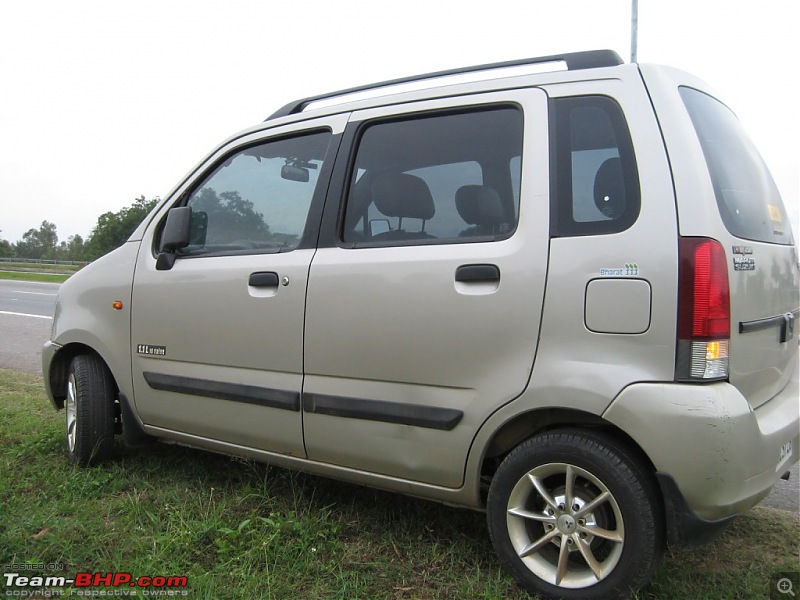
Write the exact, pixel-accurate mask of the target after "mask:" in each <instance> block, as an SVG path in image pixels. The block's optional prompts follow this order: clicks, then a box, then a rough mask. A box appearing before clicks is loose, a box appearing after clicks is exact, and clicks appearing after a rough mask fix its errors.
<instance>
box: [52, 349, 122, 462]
mask: <svg viewBox="0 0 800 600" xmlns="http://www.w3.org/2000/svg"><path fill="white" fill-rule="evenodd" d="M64 408H65V409H66V411H65V412H66V426H67V456H69V460H70V461H71V462H72V463H75V464H78V465H81V466H86V465H89V464H93V463H97V462H100V461H103V460H105V459H107V458H109V457H110V456H111V453H112V450H113V447H114V385H113V382H112V378H111V373H109V371H108V368H107V367H106V366H105V364H104V363H103V361H102V360H100V358H99V357H97V356H94V355H90V354H81V355H78V356H76V357H75V358H73V359H72V362H71V363H70V365H69V375H68V378H67V399H66V401H65V403H64Z"/></svg>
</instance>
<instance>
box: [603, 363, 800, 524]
mask: <svg viewBox="0 0 800 600" xmlns="http://www.w3.org/2000/svg"><path fill="white" fill-rule="evenodd" d="M604 417H605V418H606V419H607V420H608V421H610V422H612V423H614V424H615V425H617V426H618V427H620V428H621V429H622V430H623V431H625V432H626V433H627V434H628V435H630V436H631V437H632V438H633V439H634V440H635V441H636V442H637V444H639V446H640V447H641V448H642V450H643V451H644V452H645V453H646V454H647V456H648V457H649V458H650V460H651V461H652V463H653V465H654V466H655V468H656V471H657V473H658V474H659V482H660V484H661V485H662V492H664V497H665V503H666V504H668V503H669V502H670V500H669V498H668V494H667V490H666V489H665V487H664V479H665V477H666V478H669V479H671V480H672V481H673V482H674V488H675V489H674V490H671V492H670V493H671V494H672V496H674V497H676V498H677V497H680V498H682V499H683V505H684V506H683V507H682V508H681V509H680V510H678V511H677V512H676V513H675V515H672V517H675V516H676V515H677V514H678V513H681V514H688V513H691V514H692V515H694V516H695V517H696V518H697V519H699V520H700V521H704V522H711V523H715V522H719V521H726V520H727V519H729V518H730V517H732V516H735V515H737V514H739V513H741V512H743V511H746V510H747V509H749V508H751V507H752V506H755V505H756V504H758V502H760V501H761V500H762V499H763V498H765V497H766V496H767V495H768V494H769V492H770V489H771V488H772V486H773V485H774V484H775V482H776V481H777V480H778V479H779V478H780V476H781V474H783V473H785V472H786V471H787V470H789V469H790V468H791V466H792V465H793V464H794V463H795V462H797V460H798V450H800V448H798V446H800V400H798V390H797V374H796V373H795V376H794V377H793V378H792V379H791V381H790V384H789V385H788V386H787V387H786V388H785V389H784V390H783V391H782V392H781V393H780V394H778V395H777V396H775V397H774V398H772V399H771V400H770V401H769V402H766V403H764V404H763V405H761V406H759V407H758V408H757V409H755V410H754V409H752V408H751V407H750V405H749V404H748V402H747V400H746V399H745V398H744V397H743V396H742V395H741V394H740V393H739V391H738V390H737V389H736V388H735V387H733V386H732V385H730V384H728V383H715V384H708V385H690V384H674V383H665V384H656V383H643V384H635V385H632V386H630V387H628V388H626V389H625V390H624V391H623V392H622V393H621V394H620V395H619V396H618V397H617V399H616V400H615V401H614V402H613V403H612V404H611V406H610V407H609V408H608V410H607V411H606V412H605V414H604ZM675 492H677V494H676V493H675ZM667 516H668V517H670V515H669V514H668V515H667ZM684 520H685V521H687V522H690V521H691V519H684Z"/></svg>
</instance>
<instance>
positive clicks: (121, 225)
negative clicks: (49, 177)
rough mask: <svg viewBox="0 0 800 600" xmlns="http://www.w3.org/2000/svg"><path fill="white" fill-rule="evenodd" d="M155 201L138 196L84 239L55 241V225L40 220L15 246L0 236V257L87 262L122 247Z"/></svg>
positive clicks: (105, 216) (104, 218)
mask: <svg viewBox="0 0 800 600" xmlns="http://www.w3.org/2000/svg"><path fill="white" fill-rule="evenodd" d="M159 200H160V199H159V198H153V199H152V200H146V199H145V197H144V196H140V197H139V198H136V200H134V202H133V204H131V205H130V206H126V207H125V208H122V209H121V210H119V211H117V212H107V213H103V214H102V215H100V216H99V217H98V218H97V224H96V225H95V226H94V228H93V229H92V231H91V233H90V234H89V237H88V238H87V239H85V240H84V239H83V238H82V237H81V236H80V235H71V236H69V237H68V238H67V239H66V240H63V241H61V242H59V239H58V233H57V228H56V225H55V223H51V222H50V221H47V220H45V221H42V224H41V225H40V226H39V228H38V229H29V230H28V231H26V232H25V233H24V234H22V238H21V239H19V240H17V241H16V242H15V243H11V242H9V241H7V240H4V239H2V237H0V257H6V258H33V259H43V260H66V261H77V262H91V261H93V260H95V259H97V258H100V257H101V256H103V255H104V254H107V253H109V252H111V251H112V250H114V249H115V248H118V247H119V246H121V245H122V244H124V243H125V241H126V240H127V239H128V238H129V237H130V235H131V234H132V233H133V231H134V230H135V229H136V228H137V227H138V226H139V224H140V223H141V222H142V221H143V220H144V218H145V217H146V216H147V213H149V212H150V210H151V209H152V208H153V207H154V206H155V205H156V203H157V202H158V201H159Z"/></svg>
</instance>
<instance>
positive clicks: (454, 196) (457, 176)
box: [342, 107, 522, 245]
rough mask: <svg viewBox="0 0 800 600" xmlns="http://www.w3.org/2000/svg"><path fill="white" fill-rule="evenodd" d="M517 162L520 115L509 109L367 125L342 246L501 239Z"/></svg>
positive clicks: (512, 221) (514, 202) (514, 210)
mask: <svg viewBox="0 0 800 600" xmlns="http://www.w3.org/2000/svg"><path fill="white" fill-rule="evenodd" d="M521 154H522V113H521V112H520V111H519V110H518V109H517V108H512V107H501V108H494V109H488V110H480V111H474V112H464V113H457V114H453V113H437V114H432V115H427V116H422V117H415V118H413V119H405V120H398V121H390V122H386V121H384V122H378V123H372V124H368V125H367V126H366V127H365V128H364V130H363V131H362V133H361V136H360V140H359V143H358V149H357V152H356V157H355V164H354V168H353V170H352V176H351V181H350V186H349V193H348V196H347V202H346V207H345V218H344V227H343V232H342V240H343V241H344V242H345V243H348V244H353V245H398V244H431V243H455V242H468V241H485V240H489V239H498V238H505V237H508V236H509V235H511V233H513V231H514V229H515V228H516V223H517V214H518V205H519V192H518V190H519V179H520V169H519V164H520V160H521V159H520V157H521ZM515 157H516V162H514V159H515ZM515 164H516V166H517V167H516V169H515V168H514V165H515Z"/></svg>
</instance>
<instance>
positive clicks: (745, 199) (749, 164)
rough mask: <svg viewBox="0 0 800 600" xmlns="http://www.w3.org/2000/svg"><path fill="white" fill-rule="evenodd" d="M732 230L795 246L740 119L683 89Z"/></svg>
mask: <svg viewBox="0 0 800 600" xmlns="http://www.w3.org/2000/svg"><path fill="white" fill-rule="evenodd" d="M680 94H681V98H683V103H684V104H685V105H686V110H687V111H688V112H689V117H690V118H691V120H692V124H693V125H694V129H695V131H696V132H697V137H698V138H699V140H700V146H701V147H702V149H703V155H704V156H705V159H706V165H707V167H708V173H709V175H710V176H711V183H712V185H713V186H714V193H715V194H716V197H717V206H718V207H719V214H720V216H721V217H722V221H723V222H724V223H725V227H726V228H727V229H728V231H729V232H730V233H731V234H733V235H735V236H736V237H739V238H744V239H747V240H753V241H758V242H769V243H773V244H791V243H792V232H791V228H790V226H789V220H788V218H787V216H786V210H785V209H784V207H783V201H782V200H781V196H780V193H779V192H778V188H777V186H776V185H775V181H774V180H773V179H772V175H771V174H770V172H769V169H767V165H766V164H765V163H764V160H763V159H762V158H761V155H760V154H759V153H758V150H756V147H755V145H754V144H753V142H752V141H750V138H749V137H748V136H747V134H746V133H745V131H744V128H743V127H742V126H741V124H740V123H739V120H738V119H737V118H736V116H735V115H734V114H733V113H732V112H731V111H730V109H729V108H728V107H727V106H725V105H724V104H722V103H721V102H720V101H719V100H717V99H715V98H713V97H711V96H709V95H708V94H705V93H703V92H699V91H697V90H695V89H692V88H688V87H682V88H680Z"/></svg>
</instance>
